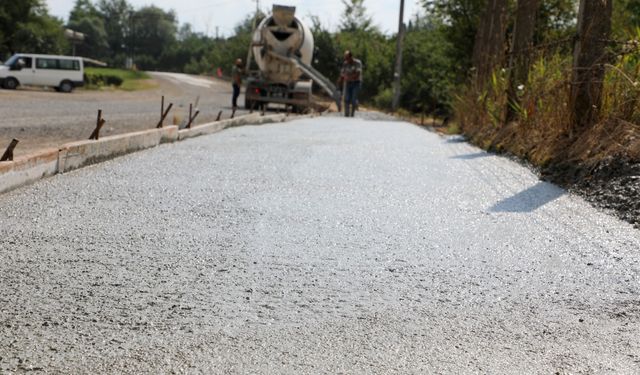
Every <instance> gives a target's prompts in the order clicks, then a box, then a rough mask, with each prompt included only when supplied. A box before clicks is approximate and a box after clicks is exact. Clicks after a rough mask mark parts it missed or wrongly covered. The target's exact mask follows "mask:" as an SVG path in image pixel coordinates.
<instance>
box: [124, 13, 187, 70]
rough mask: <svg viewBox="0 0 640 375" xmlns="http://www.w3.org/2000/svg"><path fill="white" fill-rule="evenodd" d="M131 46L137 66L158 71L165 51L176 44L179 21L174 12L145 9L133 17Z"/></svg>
mask: <svg viewBox="0 0 640 375" xmlns="http://www.w3.org/2000/svg"><path fill="white" fill-rule="evenodd" d="M131 25H132V29H131V38H130V42H129V43H130V46H131V48H132V50H133V53H134V55H135V56H136V62H137V64H138V65H139V66H140V67H141V68H143V69H156V68H158V67H159V64H158V61H159V60H160V58H161V57H162V54H163V53H164V52H165V51H168V50H169V49H170V48H171V47H173V45H174V44H175V43H176V35H177V32H178V21H177V19H176V14H175V12H173V11H168V12H167V11H164V10H162V9H160V8H158V7H155V6H147V7H143V8H141V9H140V10H138V11H137V12H134V14H133V15H132V23H131Z"/></svg>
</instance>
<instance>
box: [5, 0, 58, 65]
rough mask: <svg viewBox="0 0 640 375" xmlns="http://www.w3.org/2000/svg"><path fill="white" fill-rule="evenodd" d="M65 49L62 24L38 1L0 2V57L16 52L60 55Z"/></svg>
mask: <svg viewBox="0 0 640 375" xmlns="http://www.w3.org/2000/svg"><path fill="white" fill-rule="evenodd" d="M65 48H66V41H65V39H64V34H63V29H62V22H61V21H60V20H58V19H56V18H54V17H51V16H50V15H49V14H48V12H47V7H46V5H45V4H44V3H43V2H42V1H40V0H20V1H2V2H0V57H2V56H5V57H7V56H8V55H11V54H13V53H16V52H42V53H60V52H62V51H64V49H65Z"/></svg>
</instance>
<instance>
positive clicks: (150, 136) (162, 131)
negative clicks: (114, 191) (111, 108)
mask: <svg viewBox="0 0 640 375" xmlns="http://www.w3.org/2000/svg"><path fill="white" fill-rule="evenodd" d="M315 116H317V114H313V115H304V116H293V115H291V116H290V115H288V114H273V115H265V116H263V115H261V114H259V113H254V114H249V115H245V116H240V117H236V118H233V119H227V120H222V121H216V122H209V123H206V124H201V125H197V126H193V127H192V128H189V129H178V127H177V126H166V127H163V128H158V129H150V130H143V131H138V132H133V133H125V134H119V135H114V136H109V137H104V138H100V139H99V140H87V141H76V142H70V143H65V144H63V145H62V146H60V147H58V148H48V149H44V150H41V151H37V152H34V153H31V154H28V155H24V156H20V157H17V158H15V159H14V160H12V161H6V162H0V194H3V193H6V192H9V191H11V190H14V189H17V188H20V187H23V186H26V185H29V184H32V183H34V182H36V181H39V180H41V179H43V178H46V177H51V176H54V175H56V174H62V173H65V172H69V171H72V170H76V169H80V168H83V167H86V166H89V165H94V164H98V163H101V162H104V161H107V160H111V159H114V158H117V157H119V156H123V155H127V154H131V153H134V152H138V151H142V150H146V149H150V148H153V147H157V146H159V145H161V144H164V143H173V142H179V141H182V140H185V139H189V138H194V137H199V136H203V135H209V134H214V133H217V132H220V131H222V130H224V129H228V128H231V127H236V126H246V125H264V124H273V123H280V122H287V121H293V120H300V119H304V118H311V117H315Z"/></svg>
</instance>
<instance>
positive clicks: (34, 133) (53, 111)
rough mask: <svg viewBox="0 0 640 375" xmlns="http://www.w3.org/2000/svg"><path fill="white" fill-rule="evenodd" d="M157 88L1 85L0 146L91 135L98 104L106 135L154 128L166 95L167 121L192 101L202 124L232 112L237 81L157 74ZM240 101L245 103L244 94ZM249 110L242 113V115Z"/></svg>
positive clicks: (30, 147)
mask: <svg viewBox="0 0 640 375" xmlns="http://www.w3.org/2000/svg"><path fill="white" fill-rule="evenodd" d="M151 76H152V77H153V79H155V80H156V81H157V87H155V88H152V89H148V90H142V91H135V92H125V91H87V90H82V89H79V90H76V91H74V92H73V93H71V94H62V93H57V92H54V91H53V90H45V89H41V88H33V89H31V88H30V89H19V90H16V91H12V90H2V89H0V149H1V150H2V151H0V152H4V147H6V146H7V145H8V144H9V142H10V141H11V139H13V138H17V139H18V140H20V143H19V144H18V147H17V148H16V156H19V155H24V154H28V153H30V152H34V151H36V150H39V149H42V148H47V147H58V146H60V145H61V144H63V143H66V142H71V141H77V140H81V139H87V138H89V135H91V133H92V131H93V129H94V128H95V125H96V115H97V113H98V109H102V111H103V116H104V118H105V119H106V121H107V122H106V124H105V126H104V128H103V130H102V131H101V133H100V134H101V135H102V136H108V135H115V134H122V133H128V132H132V131H139V130H145V129H150V128H153V127H155V126H156V124H157V123H158V121H159V120H160V98H161V97H162V96H163V95H164V96H165V100H166V103H167V104H166V105H168V104H169V103H173V104H174V107H173V110H172V111H171V112H170V114H169V116H168V118H167V120H166V121H165V124H172V123H176V124H180V123H182V121H183V120H184V119H185V118H186V117H187V114H188V112H189V104H194V106H196V107H197V108H198V109H199V110H200V115H198V117H197V118H196V123H203V122H207V121H213V120H215V118H216V117H217V115H218V112H219V111H221V110H222V111H223V112H224V113H223V116H224V117H225V118H228V117H229V116H230V115H231V85H230V84H229V83H228V82H224V81H221V80H218V79H213V78H208V77H201V76H190V75H186V74H179V73H151ZM239 103H244V99H243V97H241V98H240V102H239ZM241 113H243V111H241V112H238V114H241Z"/></svg>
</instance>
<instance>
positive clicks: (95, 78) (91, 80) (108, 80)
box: [85, 72, 124, 87]
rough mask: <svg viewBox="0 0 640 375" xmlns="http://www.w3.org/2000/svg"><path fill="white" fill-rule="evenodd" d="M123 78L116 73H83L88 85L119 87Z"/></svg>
mask: <svg viewBox="0 0 640 375" xmlns="http://www.w3.org/2000/svg"><path fill="white" fill-rule="evenodd" d="M123 82H124V80H123V79H122V78H121V77H118V76H117V75H112V74H102V73H93V72H87V73H85V83H86V84H87V85H88V86H98V87H102V86H115V87H120V86H121V85H122V83H123Z"/></svg>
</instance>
